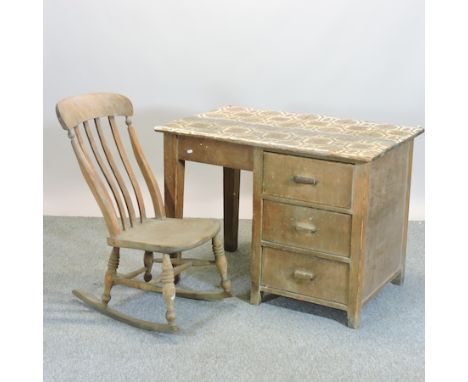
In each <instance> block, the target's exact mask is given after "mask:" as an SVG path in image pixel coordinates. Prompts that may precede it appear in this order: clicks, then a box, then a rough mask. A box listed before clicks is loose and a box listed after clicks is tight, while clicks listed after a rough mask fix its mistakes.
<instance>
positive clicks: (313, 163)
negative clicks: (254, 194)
mask: <svg viewBox="0 0 468 382" xmlns="http://www.w3.org/2000/svg"><path fill="white" fill-rule="evenodd" d="M352 184H353V165H350V164H344V163H336V162H328V161H324V160H316V159H310V158H301V157H295V156H291V155H282V154H273V153H265V154H264V175H263V191H264V192H265V193H266V194H270V195H277V196H282V197H285V198H290V199H296V200H302V201H306V202H313V203H320V204H327V205H330V206H335V207H341V208H351V193H352Z"/></svg>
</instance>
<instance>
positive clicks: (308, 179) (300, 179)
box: [293, 175, 319, 186]
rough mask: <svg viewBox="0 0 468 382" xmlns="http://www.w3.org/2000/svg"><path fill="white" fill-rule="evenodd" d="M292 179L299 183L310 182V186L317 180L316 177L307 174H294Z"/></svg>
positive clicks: (316, 182) (314, 184)
mask: <svg viewBox="0 0 468 382" xmlns="http://www.w3.org/2000/svg"><path fill="white" fill-rule="evenodd" d="M293 180H294V182H296V183H299V184H310V185H312V186H316V185H317V184H318V182H319V181H318V179H315V178H311V177H308V176H302V175H294V176H293Z"/></svg>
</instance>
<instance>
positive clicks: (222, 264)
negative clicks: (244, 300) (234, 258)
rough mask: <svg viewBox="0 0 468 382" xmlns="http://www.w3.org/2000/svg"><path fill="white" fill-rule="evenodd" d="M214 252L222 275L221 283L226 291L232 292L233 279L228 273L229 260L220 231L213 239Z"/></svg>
mask: <svg viewBox="0 0 468 382" xmlns="http://www.w3.org/2000/svg"><path fill="white" fill-rule="evenodd" d="M212 245H213V253H214V256H215V263H216V267H217V268H218V272H219V274H220V275H221V285H222V287H223V289H224V291H225V292H226V293H229V294H231V281H230V280H229V278H228V273H227V260H226V255H225V254H224V246H223V242H222V240H221V234H220V233H219V232H218V233H217V234H216V236H215V237H213V239H212Z"/></svg>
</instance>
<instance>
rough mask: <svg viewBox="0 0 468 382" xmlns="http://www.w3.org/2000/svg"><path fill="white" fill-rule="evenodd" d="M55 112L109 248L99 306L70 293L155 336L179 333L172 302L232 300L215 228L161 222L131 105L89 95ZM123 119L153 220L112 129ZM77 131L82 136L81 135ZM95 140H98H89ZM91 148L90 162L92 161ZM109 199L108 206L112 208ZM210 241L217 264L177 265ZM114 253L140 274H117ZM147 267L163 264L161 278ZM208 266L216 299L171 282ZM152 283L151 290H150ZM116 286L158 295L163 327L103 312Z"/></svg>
mask: <svg viewBox="0 0 468 382" xmlns="http://www.w3.org/2000/svg"><path fill="white" fill-rule="evenodd" d="M56 111H57V117H58V119H59V121H60V123H61V125H62V127H63V128H64V129H65V130H67V131H68V137H69V138H70V140H71V144H72V147H73V150H74V152H75V155H76V157H77V159H78V163H79V165H80V168H81V172H82V173H83V176H84V178H85V179H86V182H87V183H88V186H89V187H90V189H91V192H92V193H93V195H94V198H95V199H96V201H97V203H98V205H99V207H100V209H101V212H102V214H103V216H104V220H105V223H106V226H107V230H108V233H109V236H108V238H107V243H108V245H109V246H111V247H112V251H111V255H110V258H109V262H108V266H107V271H106V273H105V277H104V293H103V294H102V298H101V300H98V299H97V298H96V297H94V296H93V295H91V294H89V293H87V292H83V291H80V290H74V291H73V294H74V295H75V296H76V297H78V298H79V299H80V300H82V301H83V302H84V303H86V304H88V305H89V306H91V307H93V308H94V309H96V310H98V311H99V312H101V313H103V314H105V315H107V316H109V317H112V318H114V319H117V320H119V321H123V322H125V323H127V324H129V325H132V326H135V327H138V328H141V329H146V330H155V331H161V332H173V331H175V330H177V325H176V314H175V309H174V300H175V296H180V297H187V298H192V299H201V300H217V299H222V298H225V297H230V296H231V282H230V281H229V279H228V275H227V261H226V257H225V255H224V248H223V242H222V239H221V237H220V223H219V221H217V220H214V219H191V218H190V219H189V218H184V219H171V218H168V217H166V214H165V211H164V205H163V201H162V198H161V194H160V191H159V187H158V185H157V182H156V179H155V177H154V175H153V173H152V171H151V169H150V167H149V165H148V162H147V160H146V158H145V156H144V154H143V151H142V149H141V146H140V144H139V142H138V139H137V136H136V132H135V128H134V127H133V126H132V115H133V106H132V103H131V102H130V100H129V99H128V98H126V97H124V96H122V95H119V94H107V93H97V94H87V95H81V96H76V97H70V98H66V99H64V100H62V101H60V102H59V103H58V104H57V106H56ZM121 117H123V118H122V119H124V120H125V124H126V127H127V130H128V134H129V137H130V143H131V146H132V149H133V153H134V155H135V159H136V162H137V163H138V166H139V168H140V170H141V173H142V175H143V178H144V179H145V182H146V186H147V187H148V190H149V193H150V196H151V200H152V204H153V208H154V215H155V217H154V218H148V217H147V216H146V210H145V205H144V202H143V196H142V193H141V189H140V186H139V185H138V182H137V179H136V175H135V172H134V171H133V169H132V167H131V165H130V161H129V158H128V156H127V153H126V151H125V148H124V144H123V141H122V138H121V135H120V132H119V127H118V125H117V121H118V119H120V118H121ZM101 120H104V121H105V120H107V121H108V125H109V126H106V128H104V127H103V126H102V125H101ZM93 125H94V126H93ZM82 129H84V134H83V132H82V131H81V130H82ZM105 130H107V135H108V136H112V138H111V140H112V141H113V142H114V143H115V149H116V150H117V152H118V156H119V157H120V161H116V159H115V158H114V155H113V153H112V150H111V146H110V145H109V144H108V142H107V140H106V137H105V135H106V134H105V133H106V131H105ZM109 130H110V132H109ZM96 133H97V137H98V139H97V140H96V139H95V138H94V135H95V134H96ZM84 135H86V137H87V141H88V142H89V147H88V148H87V147H85V146H88V145H87V144H86V145H85V139H84V137H83V136H84ZM98 142H99V143H100V145H99V146H100V148H99V147H98ZM112 146H113V145H112ZM89 148H90V149H91V152H92V154H93V155H94V159H95V160H93V159H92V156H91V155H90V152H89ZM115 149H114V150H115ZM104 158H105V159H106V160H107V163H106V162H105V159H104ZM118 162H119V163H120V167H122V165H123V168H124V169H125V174H126V176H125V177H126V178H128V179H129V181H130V184H131V188H132V190H133V194H134V199H135V200H136V205H137V206H136V207H137V209H138V213H136V211H135V207H134V204H133V201H132V197H131V196H130V192H129V190H128V188H127V186H126V182H125V181H124V176H123V175H122V173H121V172H120V170H119V166H118V164H117V163H118ZM96 164H97V166H96ZM97 167H99V169H100V171H101V173H102V176H103V179H102V178H101V176H100V175H99V173H98V170H97ZM111 195H112V196H113V198H114V200H112V197H111ZM210 239H211V240H212V246H213V252H214V259H215V260H208V261H207V260H200V259H183V258H182V257H181V255H180V254H181V252H182V251H186V250H189V249H192V248H195V247H198V246H200V245H202V244H203V243H205V242H206V241H208V240H210ZM120 248H130V249H137V250H143V251H144V256H143V264H144V266H143V267H142V268H140V269H137V270H135V271H133V272H130V273H127V274H120V273H118V272H117V268H118V266H119V259H120ZM155 252H156V253H161V254H162V259H156V258H154V256H153V254H154V253H155ZM153 263H162V272H161V274H160V275H158V276H155V277H153V276H152V273H151V271H152V266H153ZM212 264H213V265H216V267H217V269H218V272H219V274H220V275H221V286H222V288H223V290H222V291H207V292H200V291H195V290H190V289H184V288H179V287H177V288H176V286H175V276H178V275H179V274H180V273H181V272H183V271H185V270H187V269H188V268H190V267H191V266H205V265H212ZM141 274H143V279H144V281H142V280H137V279H136V277H137V276H139V275H141ZM151 280H152V282H150V281H151ZM114 285H126V286H128V287H131V288H137V289H142V290H145V291H151V292H158V293H162V295H163V297H164V302H165V305H166V320H167V323H164V324H162V323H155V322H150V321H144V320H140V319H137V318H134V317H131V316H128V315H126V314H124V313H121V312H119V311H117V310H115V309H112V308H110V307H109V306H108V304H109V301H110V299H111V289H112V287H113V286H114Z"/></svg>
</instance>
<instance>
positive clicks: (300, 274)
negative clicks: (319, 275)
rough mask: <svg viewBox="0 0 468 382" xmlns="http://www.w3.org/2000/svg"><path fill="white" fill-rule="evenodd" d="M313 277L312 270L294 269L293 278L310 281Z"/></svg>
mask: <svg viewBox="0 0 468 382" xmlns="http://www.w3.org/2000/svg"><path fill="white" fill-rule="evenodd" d="M314 277H315V273H314V272H308V271H303V270H300V269H296V270H295V271H294V278H296V279H299V280H309V281H312V280H313V279H314Z"/></svg>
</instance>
